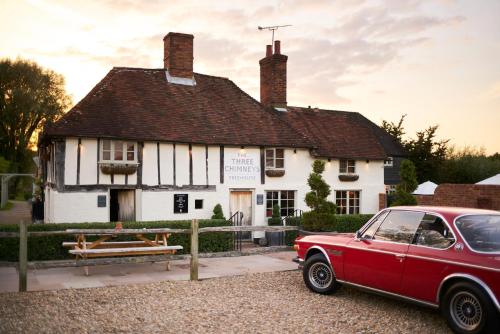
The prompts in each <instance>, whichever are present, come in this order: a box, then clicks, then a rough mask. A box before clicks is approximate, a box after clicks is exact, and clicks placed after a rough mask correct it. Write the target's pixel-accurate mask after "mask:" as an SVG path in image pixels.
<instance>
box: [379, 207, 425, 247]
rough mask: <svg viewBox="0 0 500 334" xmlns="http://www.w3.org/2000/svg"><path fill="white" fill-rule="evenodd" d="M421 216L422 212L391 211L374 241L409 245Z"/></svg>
mask: <svg viewBox="0 0 500 334" xmlns="http://www.w3.org/2000/svg"><path fill="white" fill-rule="evenodd" d="M423 216H424V213H422V212H414V211H391V213H389V215H388V216H387V218H386V219H385V220H384V222H383V223H382V225H380V228H379V229H378V231H377V233H375V238H374V239H377V240H385V241H394V242H401V243H410V242H411V241H412V240H413V236H414V235H415V232H416V230H417V227H418V225H419V224H420V221H421V220H422V217H423Z"/></svg>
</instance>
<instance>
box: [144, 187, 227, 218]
mask: <svg viewBox="0 0 500 334" xmlns="http://www.w3.org/2000/svg"><path fill="white" fill-rule="evenodd" d="M174 194H188V213H174ZM196 199H202V200H203V209H195V208H194V202H195V200H196ZM218 201H219V196H218V194H217V192H215V191H212V192H211V191H142V220H143V221H153V220H185V219H195V218H196V219H209V218H210V217H212V210H213V208H214V206H215V205H216V204H217V203H218Z"/></svg>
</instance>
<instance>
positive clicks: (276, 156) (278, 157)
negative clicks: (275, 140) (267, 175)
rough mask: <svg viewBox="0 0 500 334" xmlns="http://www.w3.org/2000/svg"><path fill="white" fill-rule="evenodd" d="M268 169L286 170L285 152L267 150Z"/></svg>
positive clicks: (281, 150)
mask: <svg viewBox="0 0 500 334" xmlns="http://www.w3.org/2000/svg"><path fill="white" fill-rule="evenodd" d="M266 169H285V150H284V149H282V148H266Z"/></svg>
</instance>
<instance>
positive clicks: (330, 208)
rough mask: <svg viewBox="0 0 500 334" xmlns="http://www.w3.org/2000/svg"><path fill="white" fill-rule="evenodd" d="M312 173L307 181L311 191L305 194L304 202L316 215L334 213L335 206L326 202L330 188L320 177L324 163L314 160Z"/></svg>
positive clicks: (323, 169)
mask: <svg viewBox="0 0 500 334" xmlns="http://www.w3.org/2000/svg"><path fill="white" fill-rule="evenodd" d="M312 168H313V171H312V173H311V174H310V175H309V178H308V179H307V184H308V185H309V187H310V188H311V191H310V192H308V193H307V194H306V198H305V202H306V204H307V206H308V207H310V208H311V209H312V211H314V212H316V213H335V210H336V205H335V204H334V203H332V202H330V201H328V200H327V197H328V196H329V195H330V193H331V189H330V186H329V185H328V184H327V183H326V182H325V180H324V179H323V176H322V175H321V174H322V173H323V172H324V171H325V162H324V161H321V160H315V161H314V162H313V165H312Z"/></svg>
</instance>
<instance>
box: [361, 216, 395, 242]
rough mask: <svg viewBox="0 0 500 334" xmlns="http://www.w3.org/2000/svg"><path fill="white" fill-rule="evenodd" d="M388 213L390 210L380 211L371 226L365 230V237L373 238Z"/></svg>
mask: <svg viewBox="0 0 500 334" xmlns="http://www.w3.org/2000/svg"><path fill="white" fill-rule="evenodd" d="M388 213H389V211H384V212H382V213H380V214H379V215H378V216H377V217H375V219H373V222H372V223H371V224H370V226H369V227H368V228H367V229H366V230H365V232H363V238H367V239H372V238H373V235H374V234H375V231H377V229H378V227H379V225H380V223H381V222H383V221H384V219H385V217H386V216H387V214H388Z"/></svg>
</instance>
